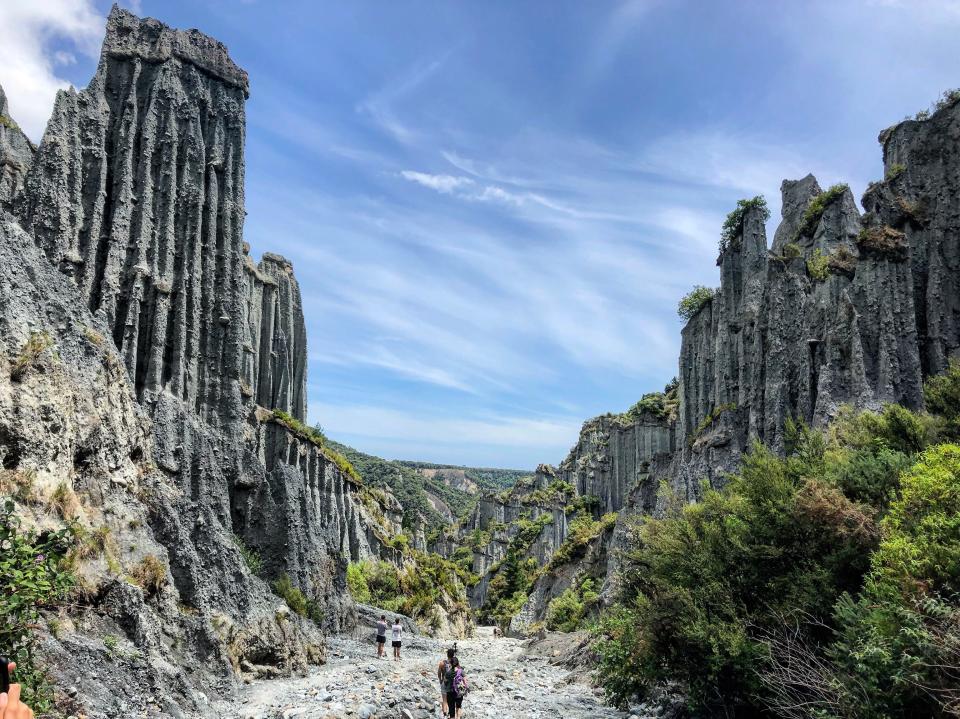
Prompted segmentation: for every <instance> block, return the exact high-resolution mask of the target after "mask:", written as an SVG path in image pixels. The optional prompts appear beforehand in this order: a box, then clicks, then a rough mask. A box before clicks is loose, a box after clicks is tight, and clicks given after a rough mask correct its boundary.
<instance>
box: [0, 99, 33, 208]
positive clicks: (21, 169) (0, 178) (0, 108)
mask: <svg viewBox="0 0 960 719" xmlns="http://www.w3.org/2000/svg"><path fill="white" fill-rule="evenodd" d="M33 152H34V147H33V143H32V142H30V140H29V139H28V138H27V136H26V135H24V134H23V131H22V130H21V129H20V127H19V126H18V125H17V123H16V122H14V120H13V118H12V117H10V108H9V106H8V105H7V95H6V93H5V92H4V91H3V88H2V87H0V209H3V208H8V207H9V206H10V205H11V204H12V202H13V198H14V197H16V196H17V195H18V194H19V193H20V190H22V189H23V178H24V177H25V176H26V174H27V171H28V170H29V169H30V165H32V164H33Z"/></svg>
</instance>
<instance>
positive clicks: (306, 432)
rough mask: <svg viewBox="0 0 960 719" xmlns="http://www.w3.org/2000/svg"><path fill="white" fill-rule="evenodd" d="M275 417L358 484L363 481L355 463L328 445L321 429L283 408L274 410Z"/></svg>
mask: <svg viewBox="0 0 960 719" xmlns="http://www.w3.org/2000/svg"><path fill="white" fill-rule="evenodd" d="M273 419H274V420H275V421H277V422H279V423H280V424H282V425H283V426H284V427H286V428H287V429H289V430H290V431H291V432H293V433H294V434H295V435H297V436H298V437H299V438H300V439H303V440H306V441H307V442H310V443H311V444H313V445H314V446H316V447H317V448H319V449H320V451H321V452H323V455H324V456H325V457H326V458H327V459H329V460H330V461H331V462H333V463H334V464H335V465H336V466H337V468H338V469H339V470H340V471H341V472H343V473H344V474H345V475H346V476H347V477H349V478H350V479H352V480H353V481H354V482H356V483H357V484H362V483H363V478H362V477H361V476H360V473H359V472H357V470H356V469H355V468H354V466H353V464H351V463H350V460H349V459H347V458H346V457H344V456H343V455H342V454H340V453H339V452H337V451H336V450H334V449H331V448H330V447H328V446H326V437H324V436H323V433H322V432H321V431H318V430H316V429H314V428H313V427H308V426H307V425H305V424H304V423H303V422H301V421H300V420H299V419H297V418H296V417H294V416H293V415H291V414H290V413H289V412H284V411H283V410H282V409H275V410H273Z"/></svg>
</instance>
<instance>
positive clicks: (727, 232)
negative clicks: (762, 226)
mask: <svg viewBox="0 0 960 719" xmlns="http://www.w3.org/2000/svg"><path fill="white" fill-rule="evenodd" d="M753 209H757V210H759V211H760V212H761V213H762V214H763V221H764V222H766V221H767V220H769V219H770V209H769V208H768V207H767V200H766V198H764V196H763V195H757V196H756V197H754V198H752V199H750V200H747V199H743V200H738V201H737V207H736V209H734V210H733V212H731V213H730V214H729V215H727V218H726V219H725V220H724V221H723V227H722V229H721V230H720V253H721V254H723V253H724V252H725V251H726V250H727V248H728V247H730V246H731V244H732V243H734V242H736V241H737V239H738V238H739V237H740V235H741V234H742V233H743V220H744V217H745V216H746V214H747V212H748V211H749V210H753Z"/></svg>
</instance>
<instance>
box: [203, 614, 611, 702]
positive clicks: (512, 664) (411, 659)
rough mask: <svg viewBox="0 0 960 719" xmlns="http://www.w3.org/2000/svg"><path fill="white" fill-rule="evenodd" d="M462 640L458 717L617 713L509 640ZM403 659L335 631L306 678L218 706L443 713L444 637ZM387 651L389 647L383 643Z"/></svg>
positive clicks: (483, 634)
mask: <svg viewBox="0 0 960 719" xmlns="http://www.w3.org/2000/svg"><path fill="white" fill-rule="evenodd" d="M478 635H479V636H478V637H477V638H474V639H468V640H460V642H459V644H458V648H459V650H458V656H459V657H460V660H461V661H462V662H463V664H464V666H465V668H466V670H467V677H468V679H469V681H470V684H471V687H472V690H471V692H470V693H469V694H468V695H467V698H466V699H465V700H464V704H463V713H462V716H463V719H472V718H473V717H489V718H490V719H494V718H495V719H514V718H517V719H520V718H522V719H531V718H534V719H536V718H542V719H547V717H551V718H552V717H563V719H588V718H589V719H608V718H609V719H613V718H614V717H615V718H616V719H622V718H623V717H626V716H628V715H627V714H624V713H623V712H619V711H616V710H614V709H612V708H610V707H608V706H606V705H604V703H603V700H602V697H601V696H600V695H599V694H598V693H596V692H595V691H594V690H593V689H591V688H590V687H587V686H585V685H583V684H579V683H571V684H568V683H567V675H568V672H567V671H566V670H564V669H561V668H559V667H555V666H553V665H551V664H550V663H549V662H548V661H547V660H546V659H545V658H544V657H539V656H527V655H526V654H525V652H524V650H523V646H522V643H521V642H519V641H517V640H514V639H493V638H492V636H491V634H490V632H489V630H487V631H483V630H482V629H481V630H480V631H479V632H478ZM404 644H405V646H404V648H403V660H402V661H401V662H394V661H392V660H377V659H376V657H375V656H373V655H374V653H375V652H374V646H373V644H372V643H370V644H360V643H358V642H357V641H356V640H354V639H351V638H347V637H332V638H331V639H330V641H329V651H328V661H327V663H326V664H325V665H324V666H321V667H314V668H313V669H312V671H311V673H310V674H309V675H308V676H306V677H301V678H295V679H276V680H264V681H257V682H254V683H253V684H250V685H248V686H246V687H244V689H243V691H242V692H241V694H240V696H239V697H238V698H237V699H236V700H235V701H232V702H230V703H229V704H223V705H222V706H220V707H218V709H219V711H218V713H219V715H220V716H222V717H235V718H237V719H250V718H255V719H276V718H283V719H287V718H293V717H297V718H298V719H328V718H333V717H336V718H338V719H339V718H342V717H349V718H350V719H372V718H374V717H375V718H376V719H435V718H436V717H438V716H439V715H440V704H439V702H440V692H439V687H438V685H437V679H436V665H437V662H438V661H439V660H440V658H441V657H442V656H443V653H444V651H445V650H446V648H447V647H448V646H450V643H449V642H443V641H441V640H437V639H429V638H426V637H412V638H410V639H409V640H408V641H406V642H404ZM388 651H389V649H388Z"/></svg>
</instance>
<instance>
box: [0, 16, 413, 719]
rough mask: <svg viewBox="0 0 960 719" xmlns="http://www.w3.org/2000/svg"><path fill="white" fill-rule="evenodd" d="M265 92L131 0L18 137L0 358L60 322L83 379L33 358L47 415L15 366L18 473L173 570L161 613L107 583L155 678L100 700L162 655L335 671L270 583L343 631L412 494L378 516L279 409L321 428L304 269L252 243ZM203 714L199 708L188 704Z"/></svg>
mask: <svg viewBox="0 0 960 719" xmlns="http://www.w3.org/2000/svg"><path fill="white" fill-rule="evenodd" d="M247 93H248V84H247V76H246V73H245V72H244V71H243V70H241V69H239V68H238V67H237V66H236V65H234V63H233V62H232V61H231V60H230V58H229V55H228V54H227V50H226V48H225V47H224V46H223V45H221V44H220V43H218V42H216V41H214V40H211V39H210V38H208V37H206V36H204V35H202V34H200V33H199V32H197V31H193V30H191V31H178V30H172V29H170V28H168V27H166V26H164V25H162V24H161V23H159V22H157V21H155V20H151V19H146V20H140V19H138V18H136V17H134V16H133V15H131V14H130V13H128V12H126V11H123V10H120V9H118V8H116V7H115V8H114V9H113V11H112V12H111V14H110V17H109V20H108V24H107V34H106V38H105V41H104V47H103V52H102V54H101V58H100V64H99V66H98V69H97V73H96V75H95V77H94V79H93V81H92V82H91V83H90V85H89V87H87V88H86V89H84V90H81V91H79V92H77V91H74V90H72V89H71V90H69V91H63V92H61V93H59V95H58V97H57V100H56V105H55V108H54V111H53V116H52V118H51V120H50V123H49V125H48V127H47V130H46V132H45V134H44V137H43V141H42V142H41V144H40V146H39V148H38V149H37V150H36V153H35V154H34V151H33V148H32V146H30V145H29V143H28V142H26V139H25V138H22V137H21V136H20V135H18V134H17V133H18V132H19V131H18V130H16V129H15V124H13V123H12V122H10V123H8V122H0V160H2V161H3V173H2V174H0V212H2V209H3V207H11V208H13V210H14V212H15V215H16V220H18V222H16V221H15V218H14V217H13V216H10V215H3V216H2V227H0V258H2V259H3V262H4V264H5V266H7V267H9V268H11V273H8V275H7V276H6V277H5V280H4V282H3V283H2V286H0V290H2V291H3V294H4V297H3V299H4V302H3V306H2V307H0V324H2V326H3V328H4V330H5V332H4V333H3V338H2V342H0V346H2V348H3V350H4V352H5V355H4V356H5V357H7V358H8V361H12V358H15V357H17V355H18V353H20V352H23V351H25V350H24V348H25V347H26V346H27V342H28V339H29V337H30V336H31V332H34V333H36V332H37V331H40V330H42V332H43V336H44V338H46V339H44V343H47V342H48V343H49V352H50V353H51V357H60V358H62V360H63V362H62V364H63V365H65V367H60V366H59V365H57V363H56V362H54V360H53V359H49V358H47V359H44V357H45V355H44V356H42V357H40V358H38V359H37V364H36V367H34V366H33V365H31V369H30V372H29V373H28V375H27V376H28V380H24V381H25V382H30V383H32V384H30V387H31V388H33V390H34V391H35V392H36V393H37V394H38V395H39V394H43V393H46V394H45V395H44V398H42V399H38V400H37V403H36V406H35V407H34V406H33V405H31V404H29V403H23V404H22V406H21V405H18V403H17V402H16V401H13V398H14V397H16V392H17V390H18V388H17V387H15V386H14V385H16V383H17V381H16V380H15V379H14V378H13V377H10V381H9V382H8V381H7V375H3V374H2V373H0V456H2V458H3V468H4V470H5V471H17V472H20V471H23V472H40V475H39V476H40V477H41V478H43V477H45V476H47V475H50V476H51V479H50V480H49V481H51V482H52V481H53V479H52V477H53V475H56V476H57V477H58V478H59V479H58V481H60V480H62V481H65V482H66V483H67V485H66V489H68V490H69V491H71V492H75V493H76V494H77V496H78V498H79V501H80V504H81V508H82V512H83V513H84V517H87V516H88V515H89V518H90V521H91V522H93V521H94V520H96V521H100V520H101V515H102V514H103V513H104V512H103V509H102V507H103V506H104V505H105V504H109V505H110V506H112V507H116V508H115V509H112V510H111V511H115V512H116V515H117V516H116V518H115V519H113V520H112V522H113V523H114V524H116V527H115V528H114V531H116V532H117V534H118V535H119V534H121V532H122V536H123V540H122V541H123V542H125V543H126V542H127V541H129V542H131V546H139V547H141V548H142V549H141V551H139V552H138V553H136V554H135V555H132V556H130V557H122V558H121V559H120V567H121V570H122V571H127V565H128V562H127V559H129V560H130V561H131V562H133V561H134V560H136V559H138V558H139V557H140V555H141V554H142V553H143V552H147V551H149V552H150V553H151V554H154V555H156V556H158V557H160V559H161V562H162V564H163V566H164V568H165V571H166V580H167V581H166V583H165V584H164V587H163V589H162V590H161V591H159V592H158V593H157V596H154V597H149V596H147V595H146V594H145V593H142V592H140V591H139V590H138V589H136V588H135V587H131V586H130V585H129V584H126V583H124V582H123V581H119V584H120V585H122V586H119V587H118V586H117V581H116V580H115V579H110V576H111V575H112V574H113V572H114V570H113V569H109V568H106V567H100V568H99V569H97V568H96V567H94V569H93V570H91V571H92V572H93V575H92V578H91V582H93V583H94V584H96V585H97V587H98V588H97V589H96V591H97V592H98V593H97V594H96V597H97V599H96V600H95V601H96V602H97V603H98V605H99V603H100V602H101V601H106V600H103V599H102V597H106V596H108V595H109V597H111V599H110V600H109V602H107V603H106V605H105V606H106V610H105V612H106V614H105V616H106V617H108V620H109V621H110V622H113V623H115V625H116V626H115V627H113V629H114V630H116V631H117V632H118V633H119V634H122V635H124V636H128V637H130V638H131V640H132V641H135V642H136V644H137V646H138V648H140V649H141V650H143V651H145V652H146V655H145V657H144V659H143V663H144V665H145V666H146V667H148V668H147V669H144V670H143V671H144V672H145V674H144V675H143V677H147V678H143V677H141V678H140V679H131V677H129V676H126V675H125V674H124V673H123V672H117V673H116V675H115V677H113V678H112V679H115V680H116V681H115V682H114V683H115V684H116V686H113V685H112V684H110V683H109V682H108V684H110V686H108V687H107V688H106V689H105V690H104V692H105V693H104V695H103V696H101V697H90V699H91V702H90V703H91V704H92V705H94V706H107V705H108V704H110V702H111V701H113V700H112V699H111V696H112V695H114V694H115V695H116V696H117V697H121V696H123V694H124V692H126V691H130V687H131V686H137V685H138V683H139V682H140V681H149V682H151V683H154V684H156V685H168V684H170V683H172V679H171V677H165V676H162V674H163V672H162V671H160V672H159V674H158V671H159V670H157V669H156V667H157V666H168V663H169V666H170V667H171V670H172V666H173V665H174V664H180V665H182V667H184V668H185V669H186V671H184V674H186V675H188V676H189V679H188V681H189V682H193V683H194V684H193V686H194V687H196V688H197V689H198V690H199V688H200V687H202V686H206V685H207V684H208V683H210V685H211V686H212V685H214V684H219V686H220V688H222V689H223V688H229V686H230V684H231V683H232V682H233V681H235V674H234V670H238V671H242V672H245V673H248V674H260V675H272V674H275V673H278V672H279V673H284V672H290V671H292V670H296V669H302V668H303V667H304V666H305V664H306V662H307V661H316V660H319V659H322V656H323V652H322V638H321V636H320V634H319V631H318V629H317V627H315V626H313V625H312V624H311V623H309V622H305V621H301V620H299V619H298V618H296V617H292V618H291V617H290V616H289V612H287V611H286V610H285V608H284V607H285V605H284V604H283V602H282V600H279V599H278V598H277V597H276V596H274V595H273V594H272V592H271V591H270V589H269V587H268V585H267V584H266V582H265V581H264V579H266V580H272V579H275V578H277V577H279V576H281V575H283V574H286V575H288V576H289V577H290V578H291V579H292V580H293V582H294V584H295V585H297V586H298V587H299V588H301V589H302V590H303V591H304V592H305V594H306V595H307V597H308V598H310V599H312V600H313V601H315V602H317V604H318V605H320V606H321V607H322V608H323V610H324V619H323V623H324V625H325V626H326V627H328V628H335V629H338V628H342V627H345V626H348V625H350V624H351V622H353V621H354V620H355V614H354V609H353V604H352V601H351V600H350V598H349V593H348V592H347V591H346V586H345V580H344V574H345V568H346V563H347V562H348V561H349V560H356V559H361V558H364V557H368V556H383V557H386V558H389V559H396V557H395V551H394V550H392V549H390V548H388V547H386V546H385V544H384V542H385V539H386V538H387V537H389V536H390V535H391V534H393V533H395V532H396V531H398V530H399V523H398V522H399V516H400V509H399V508H398V505H397V503H396V500H395V499H393V497H392V496H391V495H390V494H389V493H382V498H381V499H376V498H371V497H369V496H367V497H365V498H364V499H363V501H361V497H360V495H361V491H360V487H359V485H358V484H357V482H355V481H354V480H352V479H351V478H350V477H348V476H347V475H346V474H345V473H344V472H343V471H341V469H340V468H339V467H338V466H337V464H336V462H335V461H334V460H333V458H332V457H331V456H330V455H329V453H328V452H327V451H325V450H324V449H322V448H321V447H320V446H318V445H317V444H315V443H313V442H311V441H308V440H307V439H306V438H304V437H303V436H301V435H302V433H298V432H297V431H293V430H291V429H290V427H288V426H287V424H288V423H285V422H282V421H278V417H277V416H276V415H275V414H274V413H273V410H281V411H282V412H283V413H286V415H289V416H290V417H292V418H293V420H298V421H301V422H302V421H305V419H306V331H305V327H304V320H303V310H302V307H301V300H300V292H299V288H298V286H297V282H296V279H295V278H294V275H293V268H292V266H291V265H290V263H289V262H288V261H287V260H285V259H284V258H282V257H280V256H278V255H273V254H269V253H268V254H266V255H264V257H263V259H262V260H261V261H260V263H259V264H254V262H253V261H252V260H251V259H250V258H249V257H248V255H247V253H248V247H247V246H246V245H245V243H244V242H243V237H242V229H243V219H244V214H245V213H244V203H243V173H244V164H243V147H244V132H245V129H244V123H245V119H244V102H245V100H246V97H247ZM0 115H3V116H4V117H6V102H5V98H2V97H0ZM21 275H22V276H21ZM44 363H46V364H50V363H53V365H56V367H53V365H51V369H49V370H48V369H46V364H44ZM74 365H75V366H74ZM104 367H106V368H107V369H104ZM37 368H39V369H37ZM54 369H56V378H57V382H56V384H55V385H53V384H51V385H50V387H48V388H47V389H46V390H44V389H43V387H44V382H48V380H49V379H50V377H43V376H40V375H43V374H44V373H47V374H51V373H53V372H54ZM34 370H37V371H36V372H35V371H34ZM8 374H9V373H8ZM35 375H36V376H35ZM20 389H21V390H22V389H23V388H22V387H21V388H20ZM54 389H55V391H56V392H57V393H59V395H60V396H59V397H51V396H50V394H51V391H53V390H54ZM4 398H6V399H4ZM7 400H9V401H7ZM31 408H32V409H31ZM34 410H36V411H34ZM31 412H33V413H32V414H31ZM58 418H59V419H58ZM41 428H43V431H42V432H41V431H40V429H41ZM57 433H59V435H60V436H59V438H58V439H53V438H52V435H55V434H57ZM38 437H39V438H40V440H42V441H39V440H38V439H37V438H38ZM91 457H93V458H95V459H96V462H94V461H93V459H91ZM121 509H122V511H121ZM38 516H42V515H38ZM131 517H132V519H130V524H129V526H127V525H125V524H123V523H124V522H125V521H126V518H131ZM134 526H136V527H137V529H136V530H135V531H134V530H133V529H132V527H134ZM238 538H239V540H238ZM238 541H241V542H242V543H244V544H245V545H246V546H247V547H248V548H250V549H251V550H253V551H255V552H257V553H258V554H259V555H260V556H261V558H262V560H263V568H262V570H261V575H262V577H263V579H261V578H259V577H257V576H254V574H253V573H252V572H251V569H250V567H249V566H248V563H246V562H245V561H244V558H243V557H242V555H241V552H240V550H239V549H238ZM115 568H116V567H115V566H114V569H115ZM121 576H122V575H121ZM148 604H150V605H151V607H152V608H150V607H148V606H147V605H148ZM184 607H186V608H187V609H183V608H184ZM100 609H103V607H102V606H101V607H100ZM185 613H186V616H185ZM101 630H102V628H101ZM170 637H173V638H174V641H173V646H172V648H171V642H170V639H169V638H170ZM71 642H72V643H73V644H71ZM88 644H89V642H87V643H86V644H85V643H84V640H82V637H80V634H79V633H78V634H77V636H76V641H74V639H73V638H72V637H68V638H67V639H65V640H62V641H51V642H49V643H48V646H47V647H46V650H47V651H48V652H49V654H50V655H51V656H56V655H58V654H62V655H63V657H64V658H66V657H68V656H69V655H70V654H71V653H76V654H78V655H84V656H87V658H88V660H89V662H90V663H91V664H96V663H97V662H98V661H101V660H102V657H100V656H98V655H96V653H92V654H91V652H90V650H89V648H87V649H86V650H85V652H86V653H84V650H83V649H82V648H83V647H88ZM78 647H80V648H78ZM158 657H163V662H160V663H158V662H157V659H158ZM171 657H172V658H173V659H174V660H176V661H172V662H171ZM64 665H65V666H73V665H75V662H74V661H69V662H64ZM149 667H153V669H149ZM138 671H139V670H138ZM211 674H212V675H213V678H211ZM112 679H111V681H112ZM65 681H66V683H72V681H73V679H72V677H68V678H67V679H66V680H65ZM178 683H179V680H178ZM108 689H109V690H110V691H107V690H108ZM94 691H97V690H96V688H94V687H83V688H82V689H81V692H94ZM110 692H112V694H111V693H110ZM188 694H190V692H188ZM197 697H199V698H197ZM141 699H142V697H141ZM202 703H203V701H202V695H199V694H196V693H194V694H190V701H188V702H187V704H188V705H189V707H188V711H196V712H198V713H202V712H203V711H204V709H203V707H202ZM170 713H171V715H173V716H179V715H181V714H180V713H178V712H177V711H175V710H173V709H171V710H170Z"/></svg>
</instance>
